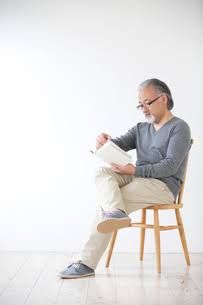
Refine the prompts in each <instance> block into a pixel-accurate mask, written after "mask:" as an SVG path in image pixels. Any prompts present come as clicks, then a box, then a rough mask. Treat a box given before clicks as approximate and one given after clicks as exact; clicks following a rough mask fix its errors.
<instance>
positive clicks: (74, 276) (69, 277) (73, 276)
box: [58, 273, 95, 279]
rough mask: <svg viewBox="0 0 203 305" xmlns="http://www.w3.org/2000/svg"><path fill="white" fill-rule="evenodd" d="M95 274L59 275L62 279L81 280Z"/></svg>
mask: <svg viewBox="0 0 203 305" xmlns="http://www.w3.org/2000/svg"><path fill="white" fill-rule="evenodd" d="M93 275H95V273H89V274H83V275H67V276H65V275H60V274H59V275H58V277H60V278H61V279H79V278H81V277H86V276H93Z"/></svg>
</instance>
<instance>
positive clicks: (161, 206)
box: [146, 203, 183, 210]
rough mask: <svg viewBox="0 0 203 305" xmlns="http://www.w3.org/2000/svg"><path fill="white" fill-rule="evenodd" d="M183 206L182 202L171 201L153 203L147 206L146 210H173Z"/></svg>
mask: <svg viewBox="0 0 203 305" xmlns="http://www.w3.org/2000/svg"><path fill="white" fill-rule="evenodd" d="M182 207H183V204H182V203H171V204H161V203H160V204H155V205H153V206H149V207H147V208H146V209H147V210H170V209H172V210H174V209H180V208H182Z"/></svg>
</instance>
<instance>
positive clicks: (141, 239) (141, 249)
mask: <svg viewBox="0 0 203 305" xmlns="http://www.w3.org/2000/svg"><path fill="white" fill-rule="evenodd" d="M141 223H142V224H146V209H142V219H141ZM145 231H146V229H145V228H141V229H140V260H141V261H143V256H144V242H145Z"/></svg>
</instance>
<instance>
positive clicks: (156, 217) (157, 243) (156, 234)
mask: <svg viewBox="0 0 203 305" xmlns="http://www.w3.org/2000/svg"><path fill="white" fill-rule="evenodd" d="M154 237H155V248H156V263H157V272H158V273H160V272H161V249H160V228H159V214H158V210H154Z"/></svg>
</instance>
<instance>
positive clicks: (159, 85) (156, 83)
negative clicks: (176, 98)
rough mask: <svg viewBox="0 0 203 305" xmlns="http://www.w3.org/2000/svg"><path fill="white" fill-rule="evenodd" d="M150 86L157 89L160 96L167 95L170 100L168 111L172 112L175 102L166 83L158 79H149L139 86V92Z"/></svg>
mask: <svg viewBox="0 0 203 305" xmlns="http://www.w3.org/2000/svg"><path fill="white" fill-rule="evenodd" d="M148 86H153V87H154V88H155V89H156V91H157V92H158V93H160V94H161V93H165V94H166V96H167V98H168V101H167V108H168V110H171V109H172V108H173V106H174V102H173V98H172V95H171V91H170V89H169V87H168V86H167V85H166V84H165V83H164V82H162V81H161V80H159V79H156V78H151V79H147V80H145V81H143V82H142V83H141V84H140V85H139V86H138V90H140V89H144V88H145V87H148Z"/></svg>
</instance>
